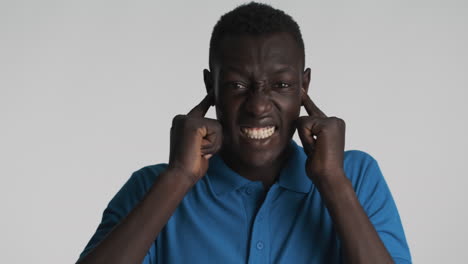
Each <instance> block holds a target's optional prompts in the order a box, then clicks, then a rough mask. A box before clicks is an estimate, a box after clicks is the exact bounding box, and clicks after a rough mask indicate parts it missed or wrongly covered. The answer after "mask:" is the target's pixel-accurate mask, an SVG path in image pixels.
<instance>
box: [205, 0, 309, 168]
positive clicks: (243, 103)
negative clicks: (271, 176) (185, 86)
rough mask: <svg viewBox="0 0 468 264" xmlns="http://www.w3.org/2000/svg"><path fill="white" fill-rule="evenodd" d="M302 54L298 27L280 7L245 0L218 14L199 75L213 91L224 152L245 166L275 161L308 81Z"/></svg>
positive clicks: (281, 153)
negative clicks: (204, 66)
mask: <svg viewBox="0 0 468 264" xmlns="http://www.w3.org/2000/svg"><path fill="white" fill-rule="evenodd" d="M304 57H305V56H304V43H303V40H302V36H301V33H300V30H299V26H298V25H297V23H296V22H295V21H294V20H293V19H292V18H291V17H290V16H289V15H287V14H285V13H284V12H283V11H281V10H277V9H274V8H272V7H271V6H268V5H265V4H259V3H249V4H246V5H242V6H240V7H237V8H236V9H234V10H232V11H231V12H229V13H227V14H225V15H223V16H222V17H221V19H220V20H219V21H218V23H217V24H216V26H215V27H214V29H213V33H212V37H211V42H210V58H209V65H210V71H208V70H205V71H204V79H205V85H206V88H207V91H208V92H210V91H214V94H215V104H216V115H217V118H218V120H219V122H220V123H221V124H222V126H223V147H222V152H224V153H223V154H224V155H227V156H229V157H230V158H231V159H233V160H236V162H238V163H240V164H241V166H249V167H261V166H269V165H271V164H273V163H275V162H278V161H280V160H281V158H282V157H283V156H284V154H285V151H286V148H287V146H288V144H289V141H290V140H291V138H292V136H293V134H294V131H295V121H296V119H297V118H298V116H299V113H300V107H301V93H302V89H304V90H307V89H308V85H309V81H310V70H309V69H307V70H305V71H304Z"/></svg>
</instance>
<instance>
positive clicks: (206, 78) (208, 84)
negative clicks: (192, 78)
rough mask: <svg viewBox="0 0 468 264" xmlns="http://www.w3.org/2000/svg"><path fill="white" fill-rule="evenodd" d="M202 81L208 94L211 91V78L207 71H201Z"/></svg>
mask: <svg viewBox="0 0 468 264" xmlns="http://www.w3.org/2000/svg"><path fill="white" fill-rule="evenodd" d="M203 81H204V82H205V88H206V93H207V94H209V93H210V92H212V91H213V78H212V76H211V72H210V71H209V70H207V69H204V70H203Z"/></svg>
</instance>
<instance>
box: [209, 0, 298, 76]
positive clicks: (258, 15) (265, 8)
mask: <svg viewBox="0 0 468 264" xmlns="http://www.w3.org/2000/svg"><path fill="white" fill-rule="evenodd" d="M279 32H286V33H290V34H291V36H292V37H293V38H294V39H295V40H296V42H297V44H298V46H299V48H300V50H301V52H302V57H303V59H302V60H303V61H302V62H303V65H304V60H305V58H304V57H305V50H304V41H303V40H302V34H301V30H300V28H299V25H298V24H297V23H296V21H294V19H293V18H292V17H291V16H290V15H288V14H286V13H285V12H284V11H282V10H279V9H276V8H273V7H272V6H270V5H267V4H263V3H256V2H250V3H246V4H243V5H240V6H238V7H236V8H235V9H233V10H231V11H230V12H228V13H226V14H224V15H222V16H221V18H220V19H219V20H218V22H217V23H216V25H215V26H214V28H213V32H212V33H211V40H210V50H209V66H210V69H211V70H213V62H214V59H215V55H216V52H217V50H218V48H219V46H220V43H221V41H222V39H223V37H225V36H228V35H254V36H259V35H265V34H271V33H279Z"/></svg>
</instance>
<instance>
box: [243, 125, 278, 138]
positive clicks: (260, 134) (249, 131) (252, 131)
mask: <svg viewBox="0 0 468 264" xmlns="http://www.w3.org/2000/svg"><path fill="white" fill-rule="evenodd" d="M242 132H244V134H245V135H246V136H247V137H249V138H253V139H264V138H267V137H271V135H273V133H275V127H274V126H269V127H262V128H246V127H244V128H242Z"/></svg>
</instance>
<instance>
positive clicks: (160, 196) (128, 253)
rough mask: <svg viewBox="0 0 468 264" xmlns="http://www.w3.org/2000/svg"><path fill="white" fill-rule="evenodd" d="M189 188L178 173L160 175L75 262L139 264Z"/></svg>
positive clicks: (168, 171) (184, 176)
mask: <svg viewBox="0 0 468 264" xmlns="http://www.w3.org/2000/svg"><path fill="white" fill-rule="evenodd" d="M191 186H192V182H191V181H190V180H189V177H187V176H186V175H183V174H182V172H179V171H177V170H174V169H168V170H166V171H164V172H163V173H161V174H160V175H159V176H158V178H157V179H156V180H155V182H154V184H153V186H152V187H151V189H150V190H149V191H148V193H147V194H146V195H145V197H144V198H143V200H142V201H141V202H140V203H139V204H138V205H137V206H136V207H135V208H134V209H133V210H132V211H131V212H130V214H128V216H127V217H125V218H124V219H123V220H122V221H121V222H120V223H119V224H118V225H117V226H116V227H115V228H114V229H113V230H112V231H111V232H110V233H109V234H108V235H107V236H106V237H105V238H104V239H103V240H102V241H101V242H100V243H99V244H98V245H97V246H96V247H95V248H94V249H93V250H92V251H91V252H90V253H89V254H87V255H86V256H85V257H83V258H82V259H80V260H79V261H78V263H116V264H118V263H141V262H142V260H143V258H144V256H145V255H146V253H147V252H148V249H149V247H150V246H151V244H152V243H153V242H154V240H155V238H156V237H157V235H158V234H159V232H160V231H161V230H162V228H163V227H164V226H165V224H166V223H167V221H168V220H169V218H170V217H171V215H172V214H173V213H174V211H175V209H176V208H177V205H178V204H179V203H180V202H181V201H182V199H183V197H184V196H185V194H186V193H187V191H188V190H189V189H190V188H191ZM155 208H157V210H155Z"/></svg>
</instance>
